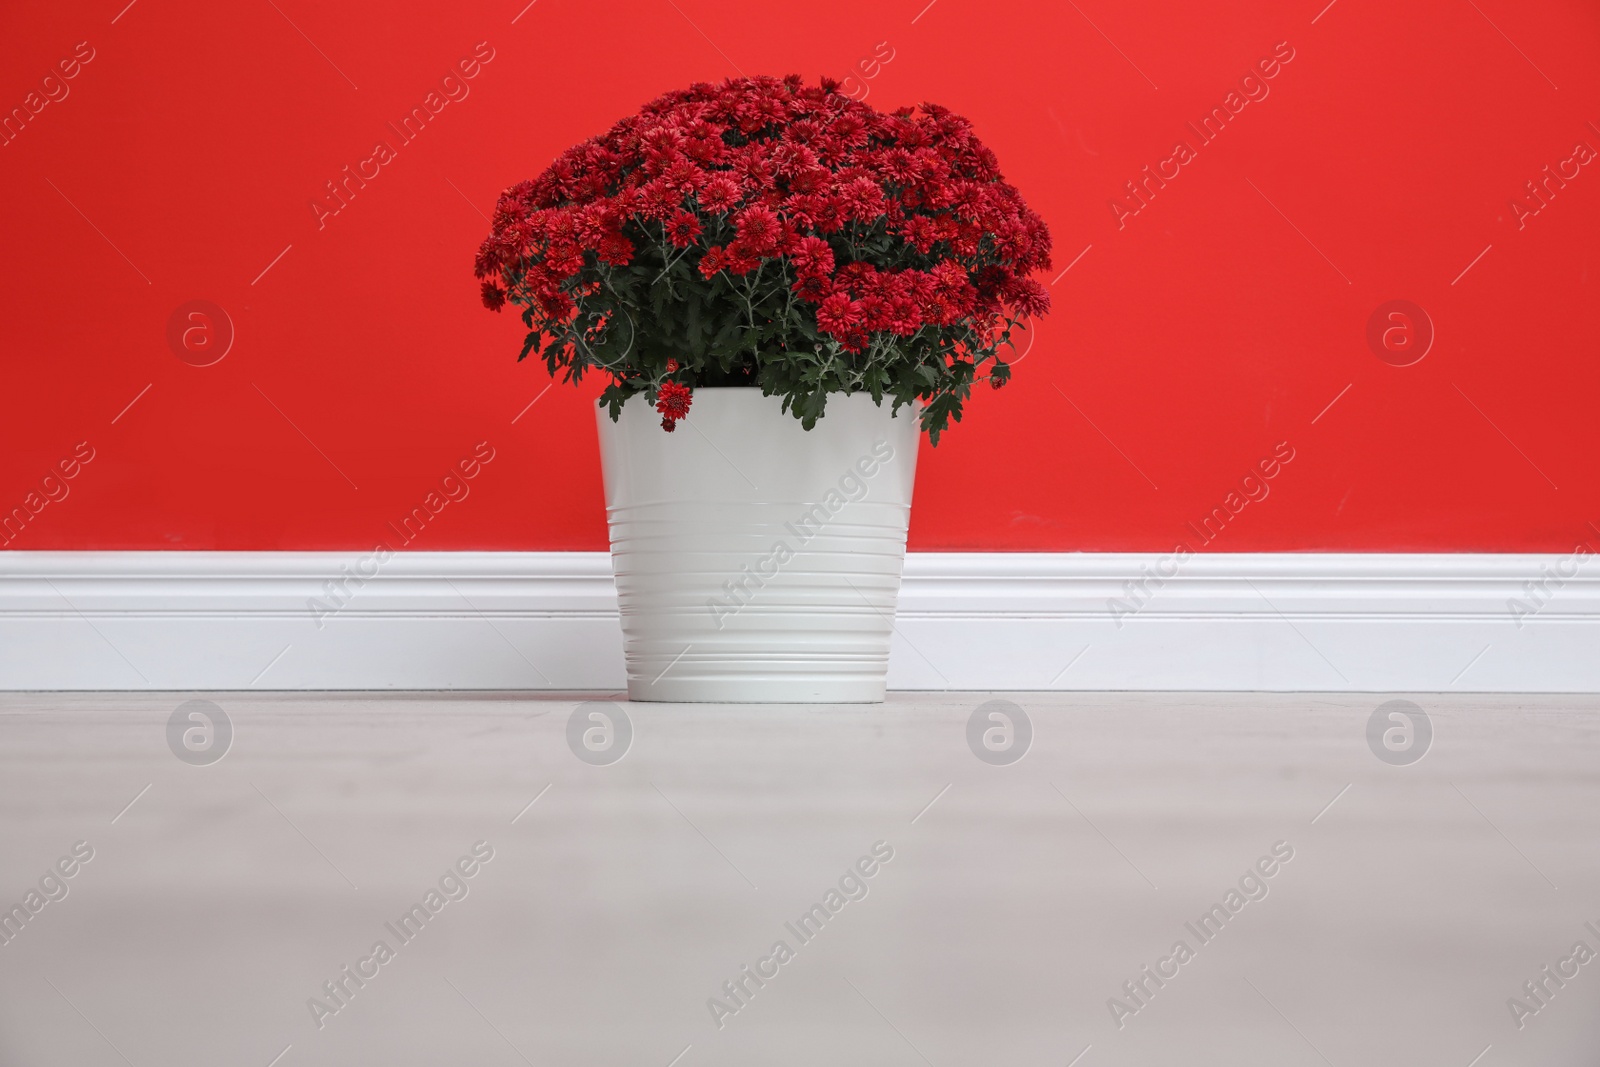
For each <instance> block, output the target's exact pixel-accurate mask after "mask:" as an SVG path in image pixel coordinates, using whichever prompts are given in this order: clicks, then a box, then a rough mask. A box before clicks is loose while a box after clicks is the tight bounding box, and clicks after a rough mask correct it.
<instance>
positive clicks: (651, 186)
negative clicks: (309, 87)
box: [476, 75, 1050, 444]
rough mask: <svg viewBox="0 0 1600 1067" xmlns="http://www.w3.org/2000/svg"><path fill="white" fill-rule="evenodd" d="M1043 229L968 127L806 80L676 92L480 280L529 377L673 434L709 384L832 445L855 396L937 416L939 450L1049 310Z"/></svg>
mask: <svg viewBox="0 0 1600 1067" xmlns="http://www.w3.org/2000/svg"><path fill="white" fill-rule="evenodd" d="M1049 266H1050V235H1049V231H1048V229H1047V228H1046V226H1045V223H1044V220H1042V219H1041V218H1040V217H1039V216H1038V215H1037V214H1035V213H1034V212H1033V211H1031V210H1030V209H1029V208H1028V206H1027V205H1026V204H1025V203H1023V201H1022V197H1021V196H1020V195H1019V194H1018V193H1017V190H1016V189H1014V188H1013V187H1012V186H1010V185H1009V184H1007V183H1006V182H1005V181H1004V180H1003V179H1002V178H1001V176H1000V170H999V167H998V166H997V165H996V161H995V155H994V153H993V152H991V151H990V150H989V149H988V148H986V147H985V146H984V145H983V144H982V143H981V142H979V140H978V139H977V137H976V136H974V135H973V133H972V128H971V124H970V123H969V122H967V120H965V119H963V118H961V117H960V116H957V115H955V114H952V113H951V112H950V111H948V110H946V109H945V108H942V107H939V106H937V105H934V104H923V105H922V106H921V107H920V108H916V109H913V108H902V109H900V110H898V111H895V112H893V113H892V114H884V113H882V112H879V111H877V110H876V109H874V108H872V107H870V106H868V105H866V104H864V103H861V102H859V101H856V100H852V99H851V98H850V97H848V96H846V95H844V94H843V93H841V92H840V91H839V87H838V85H837V83H835V82H833V81H832V80H830V79H823V80H822V83H821V84H820V85H817V86H807V85H806V84H804V82H803V81H802V80H801V78H800V77H799V76H798V75H792V76H790V77H788V78H784V79H782V80H781V81H780V80H778V79H776V78H770V77H759V78H740V79H731V80H729V81H726V82H724V83H723V84H721V85H709V84H698V85H693V86H691V87H690V88H688V89H685V90H682V91H680V92H674V93H668V94H667V95H666V96H663V97H661V98H660V99H658V100H655V101H652V102H651V103H649V104H646V105H645V106H644V108H643V109H642V110H641V111H640V112H639V114H638V115H635V116H633V117H631V118H626V119H623V120H622V121H621V122H618V123H617V124H616V125H615V126H613V127H612V128H611V130H610V132H608V133H606V134H605V135H604V136H602V137H598V138H595V139H593V140H590V141H586V142H584V143H583V144H580V145H577V146H575V147H573V148H571V149H569V150H568V151H566V152H565V153H563V154H562V156H561V157H560V158H559V159H557V160H556V161H555V162H554V163H553V164H551V166H550V167H549V169H548V170H546V171H545V172H544V173H543V174H541V175H540V176H539V177H538V178H535V179H533V180H532V181H524V182H521V183H519V184H517V185H515V186H513V187H511V188H510V189H508V190H507V191H506V192H505V193H504V194H503V195H502V196H501V197H500V201H499V204H498V205H497V206H496V208H495V214H494V223H493V229H492V232H491V233H490V234H489V236H488V238H487V239H485V241H484V242H483V246H482V248H481V249H480V250H479V253H478V257H477V263H476V273H477V275H478V277H480V278H483V279H485V281H484V282H483V302H484V304H485V306H487V307H489V308H490V309H491V310H495V311H498V310H500V309H501V308H502V307H503V306H504V305H505V304H507V303H510V304H512V305H514V306H517V307H521V308H522V309H523V311H522V321H523V323H524V325H526V326H527V327H528V329H529V333H528V335H527V340H526V341H525V342H524V344H523V346H522V354H521V356H519V357H518V358H519V359H520V358H524V357H526V356H528V355H530V354H532V355H542V356H543V357H544V360H545V363H546V365H547V366H548V368H549V371H550V373H551V374H552V375H555V374H557V373H558V372H559V373H561V374H562V375H563V377H564V378H565V379H568V380H580V379H581V378H582V377H583V375H584V373H585V371H587V370H589V369H590V368H594V369H596V370H598V371H601V372H603V373H604V374H606V375H609V376H610V383H609V384H608V385H607V386H606V388H605V391H604V392H603V393H602V394H601V398H600V402H601V403H602V404H604V405H607V406H608V407H609V409H610V412H611V417H612V418H613V419H615V418H616V417H617V416H618V414H619V413H620V411H621V409H622V405H623V403H624V402H625V401H627V400H628V398H629V397H631V396H633V395H635V394H638V393H643V394H644V395H645V397H646V399H647V401H648V402H650V403H653V404H655V405H656V408H657V410H658V411H659V412H660V413H661V414H662V416H663V419H662V426H663V428H664V429H667V430H671V429H672V428H673V426H674V424H675V422H676V421H677V420H678V419H680V418H682V417H683V416H684V415H685V414H687V412H688V409H689V405H690V401H691V397H692V393H693V390H694V389H695V388H696V387H698V386H725V385H748V386H754V387H759V388H760V389H761V390H762V392H763V393H765V394H767V395H777V396H781V397H783V409H784V410H785V411H787V412H790V413H792V414H793V415H795V416H796V417H798V418H799V419H800V420H801V423H802V425H803V426H804V427H805V428H806V429H808V430H809V429H811V428H812V426H814V425H815V423H816V420H817V419H818V418H820V417H822V415H823V412H824V409H825V407H826V405H827V399H828V396H829V395H830V394H832V393H856V392H866V393H870V394H871V395H872V398H873V400H874V401H876V402H878V403H882V401H883V398H884V397H885V396H889V397H892V398H893V401H894V410H896V411H898V410H899V408H900V406H901V405H903V404H910V403H912V402H913V401H916V400H920V401H921V402H922V404H923V406H922V414H921V418H922V425H923V428H924V429H926V430H927V431H928V434H929V437H930V438H931V439H932V441H933V442H934V443H936V444H937V443H938V440H939V434H940V432H941V431H943V430H944V429H945V428H947V427H948V425H949V423H950V421H951V420H952V419H954V420H955V421H957V422H959V421H960V420H961V407H962V402H963V401H964V400H966V399H967V398H968V397H969V396H970V395H971V392H972V388H973V385H974V384H975V383H977V382H980V381H984V380H987V381H988V382H989V383H990V384H991V385H992V386H993V387H995V388H999V387H1000V386H1002V385H1004V384H1005V383H1006V381H1007V380H1008V379H1009V378H1010V376H1011V368H1010V365H1009V364H1008V363H1007V361H1006V359H1005V358H1004V356H1003V355H1002V352H1003V350H1008V349H1010V348H1011V341H1012V334H1013V331H1015V330H1017V329H1018V327H1019V326H1020V325H1022V324H1023V323H1025V322H1026V320H1027V319H1028V318H1029V317H1030V316H1037V315H1041V314H1044V313H1045V312H1046V311H1048V310H1049V306H1050V297H1049V294H1048V292H1047V291H1046V290H1045V288H1044V287H1043V286H1042V285H1041V284H1039V282H1037V281H1035V280H1034V279H1033V278H1032V277H1030V274H1031V273H1032V272H1034V271H1047V270H1048V269H1049Z"/></svg>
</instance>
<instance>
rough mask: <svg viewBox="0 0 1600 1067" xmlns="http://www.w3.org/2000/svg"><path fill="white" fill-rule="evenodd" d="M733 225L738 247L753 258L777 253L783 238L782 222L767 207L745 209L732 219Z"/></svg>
mask: <svg viewBox="0 0 1600 1067" xmlns="http://www.w3.org/2000/svg"><path fill="white" fill-rule="evenodd" d="M734 225H735V226H736V227H738V230H739V243H740V245H741V246H742V247H743V248H744V249H745V251H746V252H747V253H749V254H750V255H754V256H769V255H771V254H772V253H773V252H775V251H777V248H778V242H779V241H780V240H781V239H782V237H783V224H782V222H781V221H780V220H779V219H778V215H777V213H776V212H775V211H773V210H772V209H771V208H767V207H761V206H756V207H750V208H745V209H744V210H743V211H741V212H739V214H738V215H737V216H736V217H735V218H734Z"/></svg>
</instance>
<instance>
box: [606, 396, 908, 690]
mask: <svg viewBox="0 0 1600 1067" xmlns="http://www.w3.org/2000/svg"><path fill="white" fill-rule="evenodd" d="M892 403H893V402H892V401H891V400H889V399H887V398H886V399H885V401H884V403H883V405H882V406H881V407H880V406H878V405H876V404H874V403H873V402H872V398H871V397H870V396H867V395H865V394H855V395H852V396H832V397H829V398H828V408H827V414H826V415H824V416H823V417H822V418H821V419H818V420H817V424H816V427H815V428H814V429H812V430H811V431H810V432H807V431H805V430H802V429H801V428H800V421H799V420H798V419H796V418H794V416H792V415H789V414H786V413H784V412H783V411H782V400H781V398H779V397H776V396H772V397H768V396H762V395H761V390H759V389H755V388H725V389H696V390H695V392H694V401H693V406H692V407H691V409H690V411H689V415H688V417H687V418H685V419H683V420H682V421H680V422H679V423H678V425H677V429H676V430H675V431H674V432H673V433H667V432H665V431H664V430H662V428H661V416H660V415H658V414H656V412H655V410H654V409H653V408H652V407H651V406H649V405H648V404H646V403H645V400H644V398H643V397H637V396H636V397H634V398H633V399H631V400H629V401H628V402H627V403H626V404H624V405H623V408H622V417H621V418H620V419H619V420H618V421H617V422H612V421H611V416H610V413H609V412H608V411H607V410H606V409H605V408H600V409H599V420H598V421H599V427H600V457H601V464H602V467H603V469H604V471H605V487H606V514H607V517H608V520H609V522H610V527H611V563H612V569H613V571H614V572H615V574H616V579H617V597H618V600H619V601H620V603H621V607H622V633H623V639H624V646H625V649H626V653H627V663H628V697H629V699H631V700H663V701H679V702H689V701H734V702H741V703H742V702H750V703H757V702H761V703H813V702H826V703H865V702H872V701H881V700H882V699H883V697H884V678H885V675H886V674H887V672H888V668H889V639H890V636H891V632H892V630H893V627H894V610H895V601H896V599H897V598H898V596H899V592H900V571H901V567H902V565H903V564H904V562H905V551H906V523H907V520H908V518H909V516H910V512H911V486H912V481H913V476H914V474H915V472H916V464H917V445H918V441H919V427H918V421H917V417H916V412H915V411H914V410H913V409H911V408H905V407H903V408H901V409H900V414H899V416H898V417H891V416H890V414H889V412H890V408H891V406H892Z"/></svg>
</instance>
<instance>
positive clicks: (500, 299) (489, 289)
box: [483, 282, 506, 311]
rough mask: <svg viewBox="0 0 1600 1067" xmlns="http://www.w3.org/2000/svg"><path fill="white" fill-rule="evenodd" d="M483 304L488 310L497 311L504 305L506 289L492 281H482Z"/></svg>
mask: <svg viewBox="0 0 1600 1067" xmlns="http://www.w3.org/2000/svg"><path fill="white" fill-rule="evenodd" d="M483 306H484V307H486V308H488V309H489V310H490V311H499V310H500V309H501V308H503V307H505V306H506V291H505V290H504V289H502V288H500V287H499V286H498V285H496V284H495V283H494V282H484V283H483Z"/></svg>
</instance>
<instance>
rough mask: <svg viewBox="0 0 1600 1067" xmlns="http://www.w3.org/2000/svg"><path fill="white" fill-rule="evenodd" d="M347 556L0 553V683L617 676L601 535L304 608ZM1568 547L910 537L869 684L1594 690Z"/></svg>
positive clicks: (1593, 598)
mask: <svg viewBox="0 0 1600 1067" xmlns="http://www.w3.org/2000/svg"><path fill="white" fill-rule="evenodd" d="M363 558H364V557H363V556H362V555H361V554H359V553H339V552H3V553H0V689H7V690H18V689H35V690H49V689H98V690H120V689H128V690H136V689H153V690H174V689H195V690H238V689H252V688H254V689H263V690H266V689H554V690H612V691H620V690H621V689H622V688H623V687H624V678H623V669H622V635H621V630H620V627H619V625H618V619H617V604H616V594H615V592H614V589H613V587H612V581H611V569H610V561H609V558H608V557H607V556H606V555H605V554H604V553H598V552H435V553H405V554H400V555H396V556H395V557H394V558H392V559H390V560H388V561H387V562H385V563H384V564H383V565H382V568H381V570H380V572H379V574H378V576H377V577H376V578H373V579H372V580H370V581H368V582H367V583H366V584H365V585H363V586H362V587H360V588H359V589H357V590H355V591H354V593H353V595H352V596H351V597H350V599H349V601H348V603H347V604H346V605H345V606H344V607H343V608H342V609H341V610H338V611H336V612H334V613H332V614H331V615H329V616H328V617H326V618H323V619H321V620H320V625H319V620H317V619H316V618H315V617H314V614H313V611H312V610H311V608H309V607H308V603H309V602H311V601H313V600H316V599H318V598H323V599H324V600H325V601H326V600H327V598H326V594H325V592H324V588H323V587H324V583H325V582H327V581H328V580H330V579H335V578H337V577H338V576H339V574H340V571H341V568H345V569H346V572H347V573H348V571H349V569H351V568H354V567H356V565H357V563H358V561H360V560H362V559H363ZM1593 560H1594V557H1593V556H1586V557H1582V558H1578V557H1572V556H1544V555H1433V554H1322V553H1304V554H1301V553H1294V554H1288V553H1285V554H1235V555H1223V554H1215V555H1198V556H1193V557H1190V558H1189V559H1187V560H1185V561H1183V562H1182V564H1181V565H1180V566H1178V568H1177V573H1176V575H1175V576H1173V577H1171V578H1169V579H1167V580H1166V581H1165V582H1164V583H1163V584H1161V585H1160V586H1159V587H1156V586H1155V585H1154V583H1151V584H1149V585H1147V587H1146V591H1145V592H1144V593H1143V594H1138V593H1135V592H1134V591H1133V590H1130V589H1129V588H1128V586H1127V585H1126V583H1127V582H1129V581H1130V580H1137V579H1139V577H1140V576H1141V574H1142V573H1143V574H1153V573H1156V572H1157V569H1158V568H1159V569H1164V570H1167V571H1168V572H1169V573H1170V572H1171V570H1172V564H1171V562H1170V558H1169V557H1166V556H1159V555H1154V554H1124V553H1114V554H1113V553H1107V554H1076V553H914V554H912V555H911V556H910V557H909V558H908V560H907V563H906V569H905V580H904V587H903V589H902V592H901V598H900V611H899V614H898V616H897V620H896V636H895V643H894V653H893V657H892V660H891V665H890V669H889V686H890V688H891V689H975V690H990V689H1012V690H1045V689H1086V690H1116V689H1159V690H1224V691H1226V690H1250V689H1257V690H1275V691H1297V690H1298V691H1329V692H1332V691H1354V692H1412V691H1419V692H1434V691H1445V690H1458V691H1463V692H1600V566H1595V565H1594V563H1593ZM361 566H362V567H363V568H367V567H368V566H369V565H368V564H362V565H361ZM1541 582H1542V583H1543V586H1542V588H1541V587H1539V583H1541ZM1528 583H1534V586H1530V585H1529V584H1528ZM1558 583H1559V584H1558ZM1140 599H1142V605H1139V604H1138V603H1136V602H1137V601H1138V600H1140ZM1119 600H1120V602H1121V603H1120V605H1118V604H1117V603H1115V602H1117V601H1119ZM1516 602H1520V603H1521V605H1522V606H1523V607H1524V608H1526V609H1530V610H1532V609H1536V610H1533V613H1532V614H1529V615H1526V616H1525V617H1521V618H1519V617H1518V615H1517V613H1516V611H1515V609H1516V607H1517V604H1516ZM328 606H330V607H331V606H332V604H331V603H329V605H328ZM1135 607H1137V610H1135V611H1132V612H1131V613H1130V612H1129V609H1132V608H1135Z"/></svg>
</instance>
